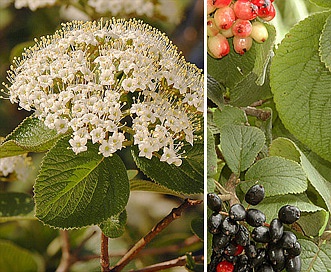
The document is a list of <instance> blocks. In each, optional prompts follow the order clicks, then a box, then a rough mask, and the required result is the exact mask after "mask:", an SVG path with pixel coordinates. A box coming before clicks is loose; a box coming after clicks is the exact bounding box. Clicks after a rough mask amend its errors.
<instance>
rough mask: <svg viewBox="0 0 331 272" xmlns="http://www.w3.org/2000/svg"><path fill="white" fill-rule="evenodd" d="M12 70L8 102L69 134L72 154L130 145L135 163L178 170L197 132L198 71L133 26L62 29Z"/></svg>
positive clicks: (164, 41) (155, 36) (153, 33)
mask: <svg viewBox="0 0 331 272" xmlns="http://www.w3.org/2000/svg"><path fill="white" fill-rule="evenodd" d="M14 63H15V65H13V66H12V67H11V70H10V71H8V80H9V81H10V83H11V86H8V85H5V86H6V88H7V89H8V93H7V94H8V96H9V99H10V101H11V102H12V103H18V104H19V106H20V107H21V108H23V109H25V110H28V111H30V110H34V111H35V115H36V116H37V117H39V118H40V119H42V120H44V122H45V124H46V126H47V127H48V128H50V129H56V130H57V132H58V133H72V138H71V139H70V141H69V142H70V146H71V148H72V150H73V151H74V152H75V153H76V154H78V153H80V152H83V151H85V150H87V146H86V144H87V142H88V141H89V140H91V141H92V143H93V144H94V143H98V144H99V145H100V146H99V151H100V153H101V154H103V156H105V157H107V156H110V155H111V154H112V153H114V152H116V151H117V150H120V149H122V147H123V146H128V145H131V144H132V143H133V144H135V145H137V146H138V148H139V151H140V153H139V156H143V157H146V158H151V157H152V155H155V156H159V157H160V160H161V161H166V162H167V163H169V164H175V165H180V164H181V153H182V152H181V151H180V150H181V147H182V146H183V145H184V144H185V143H186V142H188V143H190V144H191V145H193V141H194V139H195V138H196V136H195V135H194V132H195V131H197V130H200V129H201V118H202V111H203V75H202V74H201V70H199V69H198V68H197V67H196V66H194V65H192V64H189V63H187V62H186V61H185V59H184V58H183V57H182V56H181V55H180V54H179V53H178V52H177V48H176V47H175V46H174V45H172V44H171V42H170V41H169V39H168V38H167V37H166V36H165V35H164V34H162V33H161V32H159V31H158V30H156V29H154V28H152V27H150V26H149V25H146V24H143V23H142V22H141V21H137V20H129V21H125V20H115V19H113V20H112V21H106V22H102V21H100V22H85V23H83V22H77V21H74V22H71V23H67V24H65V25H64V26H63V28H62V29H61V30H59V31H57V32H56V33H55V34H54V35H53V36H48V37H42V38H41V39H40V41H36V45H35V46H33V47H31V48H29V49H26V50H25V53H24V54H23V56H22V59H15V60H14ZM158 152H160V153H158ZM158 154H159V155H158Z"/></svg>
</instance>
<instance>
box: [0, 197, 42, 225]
mask: <svg viewBox="0 0 331 272" xmlns="http://www.w3.org/2000/svg"><path fill="white" fill-rule="evenodd" d="M18 219H36V218H35V217H34V202H33V199H32V196H30V195H28V194H25V193H13V192H6V193H4V192H3V193H0V222H5V221H12V220H18Z"/></svg>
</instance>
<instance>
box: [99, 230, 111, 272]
mask: <svg viewBox="0 0 331 272" xmlns="http://www.w3.org/2000/svg"><path fill="white" fill-rule="evenodd" d="M100 264H101V271H103V272H109V271H110V269H109V254H108V237H107V236H106V235H104V234H103V232H101V254H100Z"/></svg>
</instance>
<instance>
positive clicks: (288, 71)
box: [270, 11, 331, 161]
mask: <svg viewBox="0 0 331 272" xmlns="http://www.w3.org/2000/svg"><path fill="white" fill-rule="evenodd" d="M330 14H331V12H330V11H329V12H323V13H316V14H313V15H311V16H310V17H308V18H307V19H305V20H303V21H301V22H300V23H299V24H297V25H295V26H294V27H293V28H292V29H291V30H290V32H289V33H288V34H287V35H286V37H285V38H284V39H283V41H282V43H281V45H280V46H279V47H278V49H277V50H276V53H275V56H274V58H273V60H272V64H271V70H270V84H271V91H272V92H273V93H274V101H275V103H276V108H277V111H278V113H279V117H280V119H281V120H282V122H283V124H284V125H285V127H286V128H287V129H288V130H289V131H290V132H291V133H292V134H293V135H294V136H295V137H296V138H297V139H299V140H300V141H301V142H302V143H304V144H305V145H307V146H308V147H309V148H310V149H311V150H313V151H314V152H316V153H317V154H318V155H320V156H321V157H322V158H324V159H326V160H329V161H331V122H330V118H331V92H330V86H331V72H330V70H329V69H327V68H326V66H325V64H324V63H322V62H321V59H320V56H319V39H320V35H321V32H322V30H323V27H324V25H325V22H326V19H327V18H328V17H329V16H330Z"/></svg>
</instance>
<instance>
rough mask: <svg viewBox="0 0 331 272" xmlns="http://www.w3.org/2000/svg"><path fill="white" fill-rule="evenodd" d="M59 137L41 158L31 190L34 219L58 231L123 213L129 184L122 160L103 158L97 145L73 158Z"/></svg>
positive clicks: (98, 221) (114, 156)
mask: <svg viewBox="0 0 331 272" xmlns="http://www.w3.org/2000/svg"><path fill="white" fill-rule="evenodd" d="M68 140H69V137H65V138H62V139H61V140H59V141H58V142H57V143H56V145H55V146H54V147H53V148H52V149H51V150H50V151H49V152H48V153H47V155H46V156H45V157H44V160H43V163H42V167H41V170H40V173H39V176H38V178H37V180H36V184H35V187H34V192H35V202H36V216H37V217H38V218H39V219H40V220H41V221H43V222H44V223H45V224H47V225H50V226H53V227H58V228H78V227H84V226H88V225H92V224H99V223H102V222H103V221H105V220H106V219H108V218H109V217H111V216H113V215H116V214H118V213H120V212H121V211H123V209H124V208H125V206H126V204H127V201H128V197H129V181H128V176H127V173H126V169H125V166H124V164H123V162H122V160H121V159H120V158H119V157H118V156H117V155H116V154H113V156H111V157H107V158H105V157H103V156H102V155H100V154H98V146H97V145H93V144H92V143H90V142H89V143H88V150H87V151H85V152H82V153H79V154H77V155H75V153H74V152H73V151H72V150H71V149H69V148H68Z"/></svg>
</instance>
